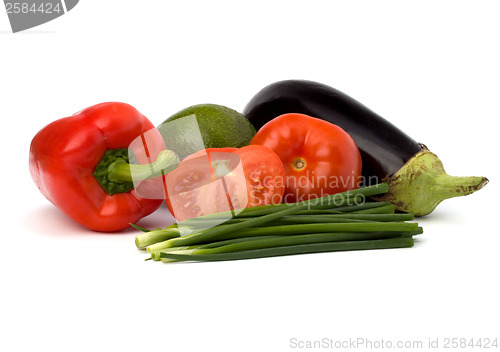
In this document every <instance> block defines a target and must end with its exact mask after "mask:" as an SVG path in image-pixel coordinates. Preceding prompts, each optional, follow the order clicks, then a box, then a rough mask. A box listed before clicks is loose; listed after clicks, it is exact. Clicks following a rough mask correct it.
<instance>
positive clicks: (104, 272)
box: [0, 0, 500, 351]
mask: <svg viewBox="0 0 500 352" xmlns="http://www.w3.org/2000/svg"><path fill="white" fill-rule="evenodd" d="M168 3H171V4H168ZM499 10H500V8H499V5H498V2H496V1H467V2H464V1H419V2H416V1H415V2H409V1H349V2H348V1H344V2H340V1H308V2H305V1H291V0H288V1H266V2H263V1H251V2H246V3H243V2H236V1H175V2H166V1H164V2H162V1H153V0H142V1H124V0H108V1H99V0H82V1H80V3H79V4H78V5H77V6H76V7H75V8H74V9H73V10H72V11H70V12H69V13H68V14H66V15H65V16H63V17H61V18H58V19H56V20H54V21H52V22H50V23H47V24H45V25H42V26H39V27H37V28H33V29H31V30H28V31H25V32H21V33H17V34H12V33H11V32H10V26H9V24H8V20H7V15H6V14H5V13H4V12H3V9H2V13H0V50H1V52H0V117H1V126H2V133H1V135H2V138H1V142H0V143H1V147H2V149H1V150H2V171H1V184H2V188H3V189H2V197H1V199H2V203H3V205H4V206H3V210H2V219H1V220H2V230H1V234H2V241H1V245H0V251H1V254H0V263H1V287H2V288H1V289H0V309H1V310H0V323H1V327H0V350H2V351H118V350H120V351H140V350H155V351H204V350H207V351H292V350H306V349H300V348H292V347H293V345H292V344H291V342H290V340H291V339H293V338H296V339H298V340H301V341H306V340H319V339H322V338H327V339H334V340H348V339H349V338H351V339H356V338H369V339H371V340H372V341H380V340H382V339H384V340H385V341H388V340H389V341H397V340H421V341H423V342H424V346H426V344H427V341H428V339H429V338H432V339H436V338H439V342H440V344H441V345H440V346H441V347H443V343H444V339H445V338H454V337H458V338H462V337H463V338H476V339H479V338H485V337H489V338H499V339H500V323H499V313H500V308H499V297H500V289H499V285H498V283H499V275H498V269H499V267H500V265H499V264H500V259H499V256H498V251H499V248H500V239H499V231H498V225H497V221H498V206H497V205H498V195H499V192H498V190H499V188H498V184H497V182H498V171H499V170H498V154H497V146H498V123H497V120H498V117H499V108H498V106H499V104H498V99H499V96H500V88H499V87H500V85H499V82H500V68H499V67H500V64H499V63H500V45H499V43H500V38H499V37H500V21H499V15H500V11H499ZM291 78H299V79H310V80H317V81H320V82H323V83H326V84H329V85H331V86H334V87H336V88H338V89H340V90H342V91H344V92H346V93H347V94H349V95H351V96H352V97H354V98H356V99H357V100H359V101H361V102H363V103H364V104H365V105H367V106H369V107H370V108H372V109H373V110H374V111H376V112H378V113H379V114H380V115H382V116H384V117H386V118H387V119H389V120H390V121H392V122H393V123H395V124H396V125H398V126H400V127H401V128H402V129H403V130H404V131H406V132H407V133H408V134H410V135H411V136H412V137H414V138H415V139H416V140H418V141H420V142H424V143H425V144H427V146H428V147H429V148H430V149H431V150H432V151H434V152H435V153H437V154H438V155H439V156H440V157H441V159H442V160H443V162H444V164H445V167H446V170H447V171H448V172H449V173H450V174H454V175H477V176H482V175H484V176H487V177H488V178H489V179H490V184H488V186H486V188H485V189H484V190H481V191H479V192H478V193H476V194H474V195H471V196H468V197H463V198H458V199H453V200H448V201H445V202H444V203H443V204H441V205H440V206H439V207H438V210H437V211H436V212H434V213H433V214H432V215H431V216H428V217H426V218H424V219H419V222H420V223H421V225H422V226H423V227H424V230H425V233H424V235H422V236H421V238H420V239H419V240H418V242H417V243H416V245H415V247H414V248H411V249H403V250H384V251H382V250H381V251H371V252H347V253H331V254H317V255H303V256H295V257H282V258H271V259H262V260H252V261H239V262H220V263H206V264H200V263H194V264H174V265H162V264H161V263H156V262H155V263H154V262H151V261H148V262H145V261H143V260H144V259H145V258H146V257H147V255H146V254H145V253H144V252H141V251H139V250H137V249H136V248H135V246H134V236H135V234H136V233H135V232H134V231H125V232H124V233H119V234H99V233H93V232H89V231H87V230H85V229H83V228H81V227H80V226H78V225H76V224H74V223H72V222H71V221H70V220H68V219H67V218H66V217H65V216H64V215H62V213H60V212H59V211H58V210H57V209H56V208H55V207H53V206H52V205H51V204H50V203H49V202H48V201H47V200H46V199H45V198H43V196H42V195H41V194H40V193H39V192H38V190H37V188H36V187H35V186H34V183H33V182H32V180H31V178H30V175H29V171H28V150H29V144H30V141H31V139H32V138H33V136H34V135H35V134H36V132H37V131H38V130H39V129H41V128H42V127H43V126H45V125H46V124H48V123H50V122H51V121H53V120H55V119H57V118H60V117H64V116H68V115H71V114H73V113H74V112H76V111H79V110H81V109H82V108H85V107H87V106H89V105H93V104H96V103H99V102H103V101H113V100H116V101H124V102H128V103H130V104H132V105H134V106H135V107H136V108H138V109H139V110H140V111H141V112H143V113H144V114H145V115H146V116H147V117H149V118H150V119H151V120H152V121H153V122H154V123H155V124H159V123H160V122H161V121H163V120H164V119H165V118H167V117H168V116H169V115H171V114H173V113H175V112H176V111H178V110H180V109H182V108H184V107H187V106H190V105H194V104H199V103H207V102H210V103H217V104H223V105H227V106H230V107H232V108H234V109H237V110H239V111H242V110H243V108H244V106H245V104H246V103H247V102H248V101H249V99H250V98H251V97H252V96H253V95H254V94H255V93H256V92H257V91H258V90H260V89H261V88H263V87H264V86H265V85H267V84H269V83H272V82H274V81H277V80H281V79H291ZM167 217H168V213H167V210H166V208H164V207H163V208H161V209H160V210H159V211H158V212H157V213H155V214H154V215H152V216H150V217H148V218H146V219H144V220H143V221H142V222H141V223H140V224H142V225H144V226H157V225H166V222H167ZM499 343H500V340H499ZM476 349H477V348H476ZM476 349H474V350H476ZM309 350H310V349H309ZM387 350H389V349H387ZM442 350H445V349H442ZM447 350H450V349H447Z"/></svg>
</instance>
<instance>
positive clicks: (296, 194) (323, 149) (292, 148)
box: [250, 113, 361, 203]
mask: <svg viewBox="0 0 500 352" xmlns="http://www.w3.org/2000/svg"><path fill="white" fill-rule="evenodd" d="M250 145H264V146H266V147H268V148H270V149H272V150H273V151H274V152H275V153H276V154H278V156H279V157H280V159H281V161H282V162H283V166H284V168H285V173H286V177H287V182H286V185H287V187H286V191H285V195H284V202H287V203H290V202H298V201H303V200H307V199H310V198H316V197H322V196H326V195H330V194H335V193H338V192H344V191H348V190H351V189H355V188H358V187H359V182H360V181H361V155H360V153H359V150H358V148H357V146H356V143H355V142H354V140H353V139H352V138H351V136H349V135H348V134H347V133H346V132H345V131H344V130H343V129H341V128H340V127H338V126H337V125H334V124H332V123H329V122H327V121H324V120H320V119H317V118H314V117H311V116H308V115H304V114H296V113H290V114H284V115H280V116H278V117H276V118H274V119H273V120H271V121H269V122H268V123H267V124H265V125H264V126H262V128H261V129H260V130H259V131H258V132H257V134H256V135H255V136H254V138H253V139H252V140H251V142H250ZM298 158H302V159H303V160H304V161H305V162H306V166H305V168H303V169H301V170H297V169H296V168H294V166H293V163H294V161H295V160H297V159H298Z"/></svg>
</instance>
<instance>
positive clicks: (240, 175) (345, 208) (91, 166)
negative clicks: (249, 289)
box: [30, 80, 488, 262]
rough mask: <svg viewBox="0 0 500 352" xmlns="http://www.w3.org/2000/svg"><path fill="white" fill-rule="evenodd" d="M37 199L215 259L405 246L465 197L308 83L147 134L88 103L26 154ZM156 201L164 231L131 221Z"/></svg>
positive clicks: (455, 184)
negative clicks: (165, 218) (166, 216)
mask: <svg viewBox="0 0 500 352" xmlns="http://www.w3.org/2000/svg"><path fill="white" fill-rule="evenodd" d="M30 172H31V175H32V178H33V180H34V181H35V184H36V185H37V187H38V188H39V190H40V191H41V193H42V194H43V195H44V196H45V197H46V198H47V199H48V200H49V201H50V202H52V203H53V204H54V205H55V206H56V207H57V208H59V209H60V210H62V211H63V212H64V213H65V214H66V215H68V216H69V217H70V218H72V219H73V220H75V221H76V222H78V223H79V224H81V225H83V226H85V227H87V228H89V229H91V230H95V231H103V232H115V231H119V230H122V229H125V228H129V227H130V226H133V227H135V228H136V229H138V230H141V231H142V233H141V234H139V235H137V237H136V246H137V247H138V248H143V249H146V250H147V252H148V253H150V255H151V256H150V258H149V259H152V260H154V261H162V262H175V261H222V260H238V259H252V258H262V257H274V256H283V255H292V254H303V253H318V252H334V251H348V250H365V249H383V248H403V247H412V246H413V244H414V242H413V236H416V235H419V234H421V233H423V230H422V228H421V227H419V226H418V224H417V223H415V222H411V221H412V220H413V217H414V215H415V216H421V215H427V214H429V213H431V212H432V211H434V209H435V208H436V206H437V205H438V204H439V203H440V202H441V201H443V200H444V199H447V198H452V197H456V196H461V195H467V194H471V193H473V192H475V191H477V190H479V189H481V188H482V187H484V185H486V183H487V182H488V179H487V178H485V177H453V176H449V175H448V174H446V173H445V171H444V168H443V165H442V163H441V160H440V159H439V158H438V157H437V156H436V155H435V154H433V153H431V152H430V151H429V150H428V149H427V148H426V147H425V146H424V145H423V144H421V143H417V142H416V141H415V140H413V139H412V138H411V137H409V136H408V135H406V134H405V133H404V132H403V131H401V130H399V129H398V128H397V127H396V126H394V125H393V124H392V123H390V122H388V121H387V120H385V119H383V118H382V117H380V116H379V115H377V114H375V113H374V112H372V111H371V110H369V109H368V108H366V107H365V106H364V105H362V104H360V103H359V102H357V101H356V100H354V99H352V98H350V97H349V96H347V95H345V94H344V93H342V92H340V91H338V90H336V89H334V88H332V87H329V86H326V85H324V84H320V83H317V82H311V81H296V80H289V81H281V82H276V83H274V84H271V85H269V86H267V87H265V88H264V89H262V90H261V91H260V92H258V93H257V94H256V95H255V96H254V97H253V98H252V99H251V100H250V102H249V103H248V105H247V106H246V108H245V110H244V112H243V114H240V113H239V112H237V111H235V110H233V109H230V108H227V107H224V106H221V105H215V104H200V105H194V106H191V107H188V108H186V109H184V110H181V111H179V112H178V113H176V114H174V115H172V116H171V117H170V118H169V119H167V120H165V121H164V122H162V123H161V124H160V125H159V126H158V127H157V128H155V127H154V125H153V124H152V123H151V122H150V121H149V120H148V119H147V118H146V117H145V116H144V115H142V114H141V113H140V112H139V111H137V110H136V109H135V108H134V107H132V106H130V105H128V104H125V103H117V102H111V103H102V104H98V105H95V106H91V107H89V108H87V109H84V110H82V111H80V112H79V113H77V114H74V115H72V116H69V117H65V118H62V119H59V120H56V121H54V122H53V123H51V124H49V125H47V126H46V127H44V128H43V129H42V130H41V131H40V132H39V133H38V134H37V135H36V136H35V137H34V138H33V141H32V143H31V148H30ZM163 201H165V203H166V205H167V207H168V209H169V211H170V213H171V214H172V215H173V216H174V217H175V219H176V221H177V222H176V223H174V224H172V225H170V226H168V227H165V228H158V229H154V230H149V229H145V228H143V227H141V226H139V225H137V224H136V223H137V222H138V221H139V220H140V219H141V218H143V217H145V216H147V215H149V214H151V213H152V212H154V211H156V210H157V209H158V208H159V207H160V205H161V203H162V202H163Z"/></svg>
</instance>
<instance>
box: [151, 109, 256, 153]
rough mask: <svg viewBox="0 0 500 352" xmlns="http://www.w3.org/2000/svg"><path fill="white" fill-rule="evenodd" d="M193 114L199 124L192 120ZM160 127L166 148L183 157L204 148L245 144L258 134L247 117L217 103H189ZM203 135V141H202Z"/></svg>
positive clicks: (236, 146)
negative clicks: (191, 104)
mask: <svg viewBox="0 0 500 352" xmlns="http://www.w3.org/2000/svg"><path fill="white" fill-rule="evenodd" d="M188 117H191V118H188ZM193 117H196V122H197V124H196V123H193V122H194V121H193ZM182 118H186V119H184V120H182ZM180 119H181V120H180ZM176 120H178V121H176ZM173 121H176V122H175V123H173ZM160 126H161V127H160ZM160 126H159V129H160V130H163V131H162V135H163V138H164V140H165V145H166V147H167V149H170V150H173V151H174V152H176V153H177V155H178V156H179V158H180V159H181V160H182V159H184V158H185V157H186V156H188V155H190V154H193V153H195V152H197V151H198V150H201V149H204V148H226V147H233V148H241V147H244V146H246V145H248V144H249V143H250V141H251V139H252V137H253V136H254V135H255V133H256V131H255V127H254V126H253V125H252V123H251V122H250V121H248V120H247V118H246V117H245V116H243V115H242V114H240V113H239V112H237V111H236V110H233V109H230V108H228V107H225V106H222V105H216V104H199V105H193V106H190V107H188V108H186V109H183V110H181V111H179V112H177V113H176V114H174V115H172V116H170V117H169V118H168V119H166V120H165V121H163V122H162V124H161V125H160ZM198 129H199V131H198ZM200 135H201V138H202V140H203V143H201V141H200V140H199V139H200Z"/></svg>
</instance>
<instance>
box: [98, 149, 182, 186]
mask: <svg viewBox="0 0 500 352" xmlns="http://www.w3.org/2000/svg"><path fill="white" fill-rule="evenodd" d="M178 164H179V157H178V156H177V154H175V153H174V152H173V151H171V150H162V151H161V152H160V153H159V154H158V157H157V158H156V160H155V161H154V162H152V163H151V164H141V165H139V164H129V163H128V162H127V161H125V160H124V159H121V158H117V159H116V160H115V161H114V162H112V163H111V164H110V165H109V166H108V180H109V181H111V182H115V183H120V182H124V181H129V182H132V181H141V180H146V179H148V178H153V177H157V176H160V175H162V174H165V173H167V172H170V171H172V170H173V169H175V168H176V167H177V165H178Z"/></svg>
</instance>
